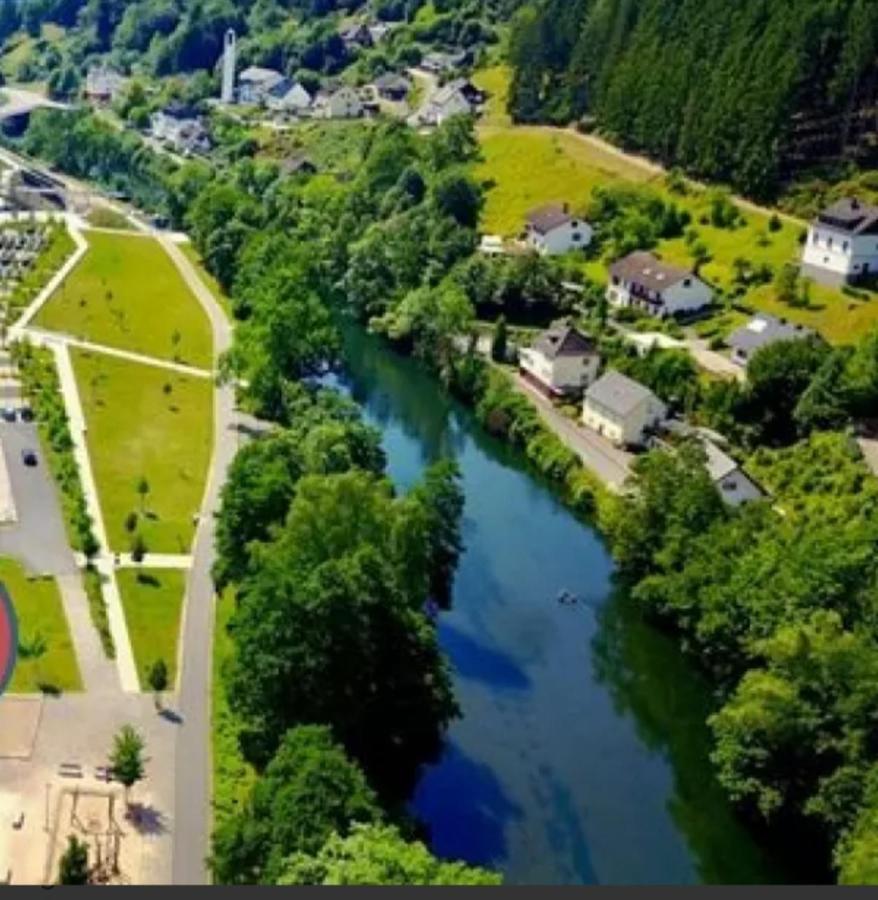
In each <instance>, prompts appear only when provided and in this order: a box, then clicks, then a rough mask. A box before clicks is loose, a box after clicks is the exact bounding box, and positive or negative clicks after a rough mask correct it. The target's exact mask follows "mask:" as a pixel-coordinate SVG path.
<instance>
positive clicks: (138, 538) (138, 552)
mask: <svg viewBox="0 0 878 900" xmlns="http://www.w3.org/2000/svg"><path fill="white" fill-rule="evenodd" d="M148 549H149V548H148V547H147V545H146V538H144V536H143V534H141V532H139V531H136V532H135V533H134V534H133V535H132V536H131V559H132V561H134V562H136V563H142V562H143V560H144V558H145V557H146V554H147V551H148Z"/></svg>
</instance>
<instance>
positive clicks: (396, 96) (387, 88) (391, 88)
mask: <svg viewBox="0 0 878 900" xmlns="http://www.w3.org/2000/svg"><path fill="white" fill-rule="evenodd" d="M411 89H412V83H411V82H410V81H409V80H408V78H405V77H404V76H402V75H396V74H394V73H393V72H388V73H386V74H385V75H382V76H381V77H380V78H376V79H375V90H376V91H377V92H378V96H379V97H382V98H383V99H385V100H392V101H394V102H399V101H400V100H405V98H406V97H408V95H409V91H410V90H411Z"/></svg>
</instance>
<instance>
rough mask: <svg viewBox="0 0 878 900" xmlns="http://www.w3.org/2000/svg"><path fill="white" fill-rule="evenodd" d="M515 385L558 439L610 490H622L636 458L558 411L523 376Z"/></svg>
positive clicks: (517, 379)
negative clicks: (531, 402)
mask: <svg viewBox="0 0 878 900" xmlns="http://www.w3.org/2000/svg"><path fill="white" fill-rule="evenodd" d="M513 381H514V383H515V386H516V387H517V388H518V390H520V391H521V392H522V393H523V394H526V395H527V397H528V398H529V399H530V400H531V401H533V404H534V406H536V408H537V410H538V411H539V413H540V415H541V416H542V419H543V421H544V422H545V423H546V425H547V426H548V427H549V428H551V429H552V431H554V432H555V434H556V435H557V436H558V438H559V439H560V440H561V441H562V442H563V443H564V444H565V445H566V446H567V447H569V448H570V449H571V450H572V451H573V452H574V453H575V454H576V455H577V456H578V457H579V458H580V459H581V460H582V462H583V465H585V467H586V468H587V469H589V470H590V471H591V472H593V473H594V474H595V475H596V476H597V477H598V478H599V479H600V480H601V481H602V482H603V483H604V484H605V485H606V486H607V487H608V488H609V489H610V490H612V491H615V492H617V493H618V492H619V491H621V490H622V487H623V485H624V484H625V480H626V479H627V478H628V476H629V475H630V474H631V462H632V460H633V459H634V457H633V456H632V455H631V454H630V453H626V452H625V451H624V450H620V449H619V448H618V447H615V446H614V445H613V444H611V443H610V442H609V441H608V440H607V439H606V438H603V437H601V436H600V435H599V434H595V432H593V431H591V430H589V429H588V428H585V427H584V426H582V425H577V424H576V422H573V421H572V420H571V419H569V418H568V417H567V416H565V415H564V414H563V413H561V412H559V411H558V410H557V409H555V407H554V405H553V404H552V402H551V401H550V400H549V399H548V398H547V397H545V396H543V394H541V393H540V392H539V391H538V390H537V389H536V388H534V387H533V386H531V385H530V384H528V383H527V382H526V381H525V380H524V379H523V378H522V377H521V376H519V375H516V376H515V377H514V379H513Z"/></svg>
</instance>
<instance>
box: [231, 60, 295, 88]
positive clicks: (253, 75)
mask: <svg viewBox="0 0 878 900" xmlns="http://www.w3.org/2000/svg"><path fill="white" fill-rule="evenodd" d="M283 78H284V76H283V75H281V73H280V72H278V71H277V70H276V69H263V68H261V67H260V66H250V67H249V68H248V69H244V71H243V72H241V74H240V75H239V76H238V79H239V81H246V82H249V83H250V84H258V85H260V86H262V87H264V88H265V89H266V90H269V89H271V88H272V87H274V85H276V84H278V83H279V82H281V81H283Z"/></svg>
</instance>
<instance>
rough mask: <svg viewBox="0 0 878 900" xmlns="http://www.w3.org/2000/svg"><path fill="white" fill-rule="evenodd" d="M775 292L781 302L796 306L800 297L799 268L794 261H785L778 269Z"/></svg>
mask: <svg viewBox="0 0 878 900" xmlns="http://www.w3.org/2000/svg"><path fill="white" fill-rule="evenodd" d="M774 293H775V296H776V297H777V299H778V300H779V301H780V302H781V303H787V304H789V305H790V306H795V305H796V303H797V301H798V299H799V268H798V266H796V265H795V264H793V263H785V264H784V265H783V266H781V268H780V269H778V271H777V275H776V276H775V279H774Z"/></svg>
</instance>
